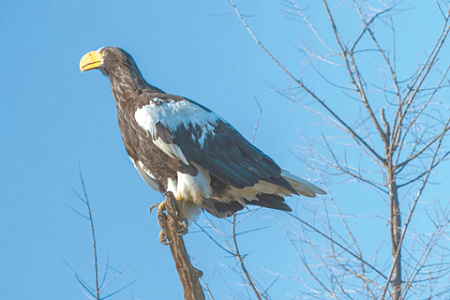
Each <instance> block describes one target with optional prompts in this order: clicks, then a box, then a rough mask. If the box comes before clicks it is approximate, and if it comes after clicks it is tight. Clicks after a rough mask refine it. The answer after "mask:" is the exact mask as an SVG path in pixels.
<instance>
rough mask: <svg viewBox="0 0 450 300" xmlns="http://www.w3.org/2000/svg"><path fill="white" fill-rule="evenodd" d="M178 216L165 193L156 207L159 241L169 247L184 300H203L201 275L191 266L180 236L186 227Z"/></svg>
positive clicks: (200, 272) (167, 194)
mask: <svg viewBox="0 0 450 300" xmlns="http://www.w3.org/2000/svg"><path fill="white" fill-rule="evenodd" d="M180 216H181V214H180V212H179V210H178V206H177V203H176V200H175V198H174V196H173V194H172V193H166V200H164V201H163V202H162V203H161V204H160V205H159V207H158V221H159V226H160V227H161V228H162V230H161V233H160V237H159V241H160V242H161V243H162V244H164V245H169V246H170V251H171V252H172V257H173V260H174V262H175V267H176V268H177V272H178V275H179V276H180V281H181V285H182V286H183V290H184V299H186V300H204V299H205V295H204V294H203V288H202V286H201V284H200V281H199V278H200V277H201V276H202V275H203V273H202V271H200V270H198V269H197V268H195V267H194V266H193V265H192V263H191V260H190V258H189V254H188V253H187V251H186V246H185V245H184V240H183V235H182V234H183V231H185V229H186V228H185V226H186V225H184V224H183V223H182V221H183V220H182V218H181V217H180Z"/></svg>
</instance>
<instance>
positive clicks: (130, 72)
mask: <svg viewBox="0 0 450 300" xmlns="http://www.w3.org/2000/svg"><path fill="white" fill-rule="evenodd" d="M109 81H110V83H111V92H112V93H113V95H114V98H115V99H116V101H117V102H122V101H127V99H135V97H136V94H139V93H140V92H139V91H142V90H143V89H145V88H147V87H149V86H150V85H149V84H148V83H147V82H146V81H145V79H144V78H143V77H142V74H141V72H140V71H139V70H138V69H137V68H117V69H116V70H114V71H113V72H110V73H109Z"/></svg>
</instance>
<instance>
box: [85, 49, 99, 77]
mask: <svg viewBox="0 0 450 300" xmlns="http://www.w3.org/2000/svg"><path fill="white" fill-rule="evenodd" d="M102 63H103V55H102V54H101V53H100V52H99V51H91V52H89V53H86V54H85V55H84V56H83V57H82V58H81V60H80V70H81V72H84V71H89V70H92V69H96V68H98V67H99V66H100V65H101V64H102Z"/></svg>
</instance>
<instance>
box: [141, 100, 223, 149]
mask: <svg viewBox="0 0 450 300" xmlns="http://www.w3.org/2000/svg"><path fill="white" fill-rule="evenodd" d="M158 100H159V101H158ZM155 102H156V103H155ZM134 118H135V119H136V122H137V123H138V124H139V126H141V128H142V129H144V130H145V131H147V132H148V133H149V134H150V135H151V137H152V138H153V140H156V133H157V129H156V124H157V123H158V122H159V123H161V124H162V125H163V126H165V127H167V128H169V129H170V130H172V132H175V131H176V130H177V129H178V127H180V126H184V127H185V128H186V129H187V128H189V125H192V127H193V128H196V127H197V126H199V127H200V128H201V129H202V132H201V136H200V137H199V138H198V142H199V143H200V146H201V147H203V144H204V141H205V138H206V135H207V133H208V132H212V131H213V130H214V125H215V124H216V122H217V121H218V120H220V119H221V118H220V117H219V116H218V115H216V114H215V113H213V112H209V111H207V110H205V109H203V108H202V107H200V106H198V105H196V104H194V103H192V102H189V101H186V100H182V101H173V102H165V103H162V104H161V100H160V99H158V98H155V99H152V101H150V102H149V104H148V105H144V106H143V107H141V108H139V109H138V110H136V112H135V114H134ZM192 139H195V136H194V135H192ZM155 144H156V143H155ZM158 147H159V146H158Z"/></svg>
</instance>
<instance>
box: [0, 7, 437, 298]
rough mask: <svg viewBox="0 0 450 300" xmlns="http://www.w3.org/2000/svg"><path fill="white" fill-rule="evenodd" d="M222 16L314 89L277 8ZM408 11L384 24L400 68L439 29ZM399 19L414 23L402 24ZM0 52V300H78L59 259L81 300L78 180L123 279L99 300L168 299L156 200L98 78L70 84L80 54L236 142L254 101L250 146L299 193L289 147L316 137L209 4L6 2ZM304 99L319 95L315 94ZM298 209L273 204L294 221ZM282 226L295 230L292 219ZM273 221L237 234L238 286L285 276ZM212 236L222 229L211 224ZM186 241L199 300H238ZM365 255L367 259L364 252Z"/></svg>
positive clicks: (276, 290)
mask: <svg viewBox="0 0 450 300" xmlns="http://www.w3.org/2000/svg"><path fill="white" fill-rule="evenodd" d="M413 2H414V4H412V3H413ZM237 4H238V5H239V7H240V8H241V10H242V12H243V13H245V14H246V15H247V18H248V21H249V22H250V24H251V25H252V26H253V28H254V29H255V31H256V32H257V33H258V34H259V36H260V37H261V39H262V40H263V41H265V42H266V45H267V46H268V48H269V49H271V51H273V53H274V54H275V55H276V56H278V57H280V58H281V60H282V62H284V63H287V64H289V65H290V66H292V67H293V68H294V70H293V71H294V73H295V74H297V75H298V76H299V77H303V78H305V77H306V78H308V77H307V76H308V75H310V76H311V77H309V78H311V81H313V80H317V82H319V79H318V78H315V77H314V76H317V75H312V71H311V70H310V69H309V68H308V67H307V66H305V64H304V60H303V59H302V58H301V56H300V54H299V51H298V49H297V48H296V47H297V46H298V45H299V40H300V37H299V35H301V30H302V28H303V27H302V26H300V25H299V23H298V22H295V21H293V20H290V19H289V18H288V17H287V16H286V15H285V14H283V13H282V11H283V9H284V8H285V6H283V2H282V1H266V2H265V3H264V4H262V3H259V2H258V1H246V3H239V2H238V3H237ZM409 5H411V6H405V7H407V8H410V9H409V10H407V11H405V12H403V14H405V16H403V15H400V16H399V19H400V22H399V30H401V29H405V30H406V31H407V32H409V33H407V34H405V35H402V36H401V38H400V41H399V45H398V47H399V51H401V50H402V49H409V48H410V47H411V45H410V43H411V41H412V40H414V41H415V44H414V46H415V47H416V51H415V52H411V53H408V54H406V55H408V56H410V57H411V58H412V59H414V58H417V57H419V58H420V55H421V54H422V52H423V51H424V50H423V48H422V46H423V47H425V45H428V44H429V42H430V40H432V37H433V36H432V35H431V34H428V33H429V32H432V31H433V30H437V29H438V28H439V23H438V22H430V19H431V20H433V16H436V15H435V14H436V8H435V7H428V6H427V7H420V6H419V5H420V1H412V2H411V3H409ZM316 10H317V8H316V7H315V6H314V5H311V7H310V8H309V12H310V13H311V14H314V13H315V12H316ZM408 18H415V20H416V22H415V23H414V24H408V22H407V20H408ZM434 19H436V18H434ZM318 26H319V27H320V26H321V25H320V24H319V25H318ZM408 26H413V27H414V29H415V30H414V31H411V30H408ZM307 38H308V37H307ZM0 40H1V41H2V42H1V43H2V46H1V47H0V61H1V63H2V72H1V74H0V79H1V80H0V88H1V90H2V96H1V105H2V109H1V110H0V126H1V128H2V130H1V131H0V136H1V140H2V147H1V148H0V155H1V157H2V162H1V166H0V170H1V172H0V182H2V183H1V185H0V188H1V192H2V198H3V200H2V202H1V203H2V209H1V210H0V237H1V240H2V242H3V246H2V247H0V266H1V270H0V282H1V283H2V284H1V286H2V289H1V290H2V291H1V297H2V298H4V299H30V297H32V299H61V298H63V299H81V298H82V297H83V293H82V290H81V288H80V287H79V286H78V284H77V283H76V280H75V278H74V276H73V274H72V273H71V271H70V270H69V269H68V268H67V267H66V266H65V265H64V263H63V262H62V260H61V259H60V258H59V254H60V255H61V256H62V257H64V259H65V260H66V261H67V262H68V263H69V264H70V265H71V267H73V268H74V269H75V270H76V271H77V272H79V274H80V275H81V276H82V277H83V278H84V279H85V280H86V281H87V282H89V283H91V285H93V283H94V281H93V270H92V268H93V258H92V249H91V242H90V231H89V223H88V222H87V221H86V220H85V219H83V218H82V217H80V216H79V215H77V214H76V213H74V211H73V210H72V209H71V207H72V208H75V209H76V210H79V211H84V207H83V205H82V204H81V202H80V201H79V200H78V199H77V197H76V195H75V193H74V191H73V189H75V190H76V191H78V192H81V185H80V179H79V172H80V170H81V172H82V174H83V177H84V180H85V184H86V187H87V192H88V195H89V198H90V201H91V206H92V209H93V214H94V218H95V220H94V221H95V226H96V233H97V240H98V247H99V259H100V269H101V270H104V268H105V264H106V258H107V257H108V261H109V265H110V266H111V267H112V268H114V269H118V270H120V269H122V268H124V267H127V266H128V267H127V269H126V270H125V271H124V273H123V274H122V275H121V276H120V277H119V278H118V279H117V280H116V281H114V282H113V283H112V284H111V287H109V288H108V289H107V290H106V291H105V294H108V292H111V291H114V290H115V289H118V288H120V287H122V286H124V285H126V284H127V283H128V282H131V281H133V280H136V279H137V281H136V282H135V283H134V284H133V285H132V286H131V287H130V288H127V289H126V290H125V291H123V292H121V294H119V296H118V297H117V299H180V298H181V295H182V290H181V286H180V285H179V281H178V276H177V274H176V272H175V269H174V266H173V262H172V259H171V256H170V251H169V249H168V247H164V246H162V245H161V244H159V242H158V232H159V230H160V229H159V227H158V225H157V220H156V217H155V215H149V213H148V208H149V207H150V206H151V205H152V204H153V203H156V202H159V201H160V200H161V199H162V198H161V195H159V194H158V193H156V192H154V191H152V190H151V189H150V188H148V187H147V186H146V184H145V183H144V181H143V180H142V179H141V178H140V177H139V174H138V173H137V172H136V170H135V169H134V167H133V165H132V163H131V162H130V161H129V159H128V157H127V155H126V152H125V149H124V147H123V144H122V140H121V136H120V132H119V128H118V126H117V118H116V111H115V105H114V101H113V98H112V95H111V92H110V88H109V82H108V80H107V78H105V77H104V76H102V75H101V73H100V72H88V73H85V74H82V73H81V72H80V70H79V67H78V63H79V60H80V58H81V57H82V55H83V54H85V53H86V52H88V51H91V50H96V49H98V48H99V47H102V46H118V47H121V48H123V49H125V50H127V51H128V52H129V53H130V54H132V55H133V57H134V58H135V60H136V62H137V63H138V65H139V67H140V69H141V71H142V73H143V74H144V76H145V78H146V79H147V81H149V82H150V83H152V84H153V85H155V86H157V87H159V88H161V89H163V90H164V91H166V92H168V93H171V94H177V95H183V96H186V97H189V98H190V99H193V100H195V101H197V102H200V103H202V104H203V105H205V106H207V107H209V108H210V109H212V110H214V111H215V112H217V113H218V114H220V115H221V116H222V117H224V118H225V119H227V120H228V121H229V122H230V123H231V124H233V125H234V126H235V127H236V128H237V129H239V130H240V131H241V132H242V133H243V135H244V136H246V137H247V138H249V139H250V138H251V136H252V134H253V129H254V126H255V122H256V120H257V117H258V113H259V111H258V106H257V104H256V103H255V100H254V98H257V99H258V101H259V103H260V105H261V107H262V109H263V113H262V118H261V123H260V125H259V128H258V133H257V136H256V139H255V144H256V145H257V146H258V147H260V148H261V149H263V150H264V151H265V152H266V153H267V154H269V155H270V156H271V157H273V158H274V159H275V160H276V161H277V162H278V163H279V164H280V165H281V166H283V167H285V168H286V169H288V170H290V171H291V172H293V173H296V174H298V175H301V176H303V177H307V178H308V177H312V178H313V179H314V176H315V175H314V173H312V172H309V171H308V170H307V169H306V168H305V166H304V165H303V163H302V162H301V161H300V160H298V159H297V158H296V157H295V155H294V154H293V152H292V150H293V149H294V148H295V146H298V145H301V143H302V140H301V139H300V138H299V137H298V131H299V132H301V133H302V134H304V135H311V136H318V135H320V134H321V131H322V130H321V129H320V128H318V127H317V123H314V122H315V120H314V116H312V115H311V114H309V113H308V112H307V111H305V110H303V109H302V108H300V107H298V106H296V105H294V104H292V103H290V102H289V101H287V100H286V99H284V98H283V97H281V96H279V95H278V94H277V93H276V92H274V91H273V87H272V85H275V86H278V87H287V86H289V81H288V79H287V78H286V76H285V75H284V74H283V73H282V72H280V70H279V69H278V68H277V67H276V66H275V65H274V64H273V62H271V61H270V60H269V59H268V58H267V56H266V55H265V54H264V53H263V52H262V51H261V49H260V48H258V46H257V45H256V44H255V43H254V41H253V40H252V39H251V38H250V36H249V35H248V33H247V32H246V31H245V29H244V27H243V26H242V24H241V23H240V21H239V19H238V18H237V17H236V15H235V14H234V12H233V10H232V8H231V7H230V5H229V4H228V3H227V1H225V0H224V1H189V2H188V1H115V0H114V1H45V0H44V1H9V2H5V3H3V5H2V12H1V13H0ZM422 43H423V45H422ZM405 65H406V64H405ZM405 68H407V66H406V67H405ZM406 70H407V69H406ZM407 71H409V70H407ZM405 73H406V71H405ZM315 88H316V90H319V91H320V84H317V85H315ZM324 94H326V91H324ZM339 97H341V96H339ZM336 101H339V99H336ZM349 113H351V112H349ZM315 124H316V125H315ZM330 189H331V190H332V191H333V192H334V193H335V194H334V195H335V197H336V198H337V199H341V203H342V205H343V207H344V209H347V211H348V213H358V210H357V209H355V206H356V205H355V204H356V203H357V201H358V200H355V199H350V198H349V197H348V193H346V191H348V190H349V187H347V188H343V187H342V186H331V187H330ZM438 189H439V188H438ZM353 190H355V191H356V192H359V191H361V190H362V189H361V188H358V187H352V191H353ZM362 192H364V190H362ZM302 200H304V199H303V198H299V199H290V200H288V203H289V204H290V205H291V206H293V207H295V203H296V202H297V201H302ZM320 201H322V200H320ZM378 202H379V205H376V204H375V205H373V206H371V209H370V211H366V212H365V213H366V214H367V215H376V214H381V215H383V214H384V215H385V214H386V211H385V206H384V203H381V201H378ZM353 209H354V210H353ZM298 210H299V215H300V216H304V217H308V211H305V210H301V209H300V208H299V209H298ZM275 216H276V218H279V219H280V220H282V221H286V222H289V219H288V217H287V216H286V215H285V214H282V213H278V212H277V213H274V212H272V211H270V210H266V211H259V212H258V213H257V214H255V215H253V216H252V217H251V218H249V221H248V223H247V224H246V225H243V227H244V228H250V229H251V228H258V227H261V226H268V227H269V228H268V229H264V230H261V231H258V232H255V233H252V234H251V235H247V236H246V238H245V239H244V238H243V239H242V248H243V251H244V252H250V253H251V255H250V256H249V257H248V261H249V263H250V264H251V265H252V268H251V271H252V272H254V273H255V274H257V278H258V280H260V281H261V282H262V283H264V284H267V285H269V284H270V282H271V281H272V280H273V279H274V278H276V276H275V275H273V274H277V273H282V272H284V271H285V270H286V269H290V268H298V263H297V262H296V263H294V264H293V263H292V260H289V259H287V258H288V257H290V256H292V255H293V253H292V249H290V248H289V244H288V242H287V240H286V239H285V238H284V237H283V236H282V234H280V231H279V228H278V225H277V221H276V219H275ZM202 222H205V218H204V216H201V217H200V219H199V223H202ZM375 222H376V221H375ZM202 224H203V223H202ZM217 224H219V226H224V227H227V226H228V223H227V222H226V221H219V222H218V223H217ZM363 230H370V227H365V228H363ZM191 231H192V232H191V233H189V234H188V236H187V237H186V240H187V245H188V248H189V252H190V254H191V255H192V257H193V259H194V261H195V263H196V264H197V267H198V268H199V269H201V270H203V271H204V273H205V275H204V280H205V281H206V282H207V283H209V285H210V286H211V288H212V291H213V294H215V295H216V296H217V297H218V299H224V298H225V296H226V295H231V296H233V295H234V296H236V295H235V294H233V293H234V292H230V287H229V286H227V285H226V284H225V283H223V279H222V277H225V278H229V280H228V283H227V284H229V285H231V286H233V287H236V290H237V291H239V287H237V285H236V282H240V279H239V277H236V275H234V273H233V271H232V270H230V269H229V268H228V267H226V266H233V265H234V262H233V259H232V258H230V257H229V255H228V254H227V253H225V252H223V251H222V250H220V249H219V248H218V247H217V246H215V245H214V243H213V242H211V240H210V239H209V238H208V237H207V236H205V235H204V234H203V233H200V232H198V230H196V228H195V227H194V228H191ZM366 232H367V231H366ZM385 238H386V243H387V242H388V241H389V239H388V238H387V237H385ZM365 241H366V242H367V244H365V246H367V247H368V248H370V247H372V245H371V240H370V239H367V240H365ZM386 245H387V244H386ZM58 253H59V254H58ZM269 257H270V258H271V259H270V260H268V259H267V258H269ZM260 261H264V262H265V263H264V264H260V263H259V262H260ZM268 270H269V271H268ZM113 275H114V271H113V270H110V273H109V276H110V277H112V276H113ZM233 276H234V277H233ZM288 290H289V291H291V293H294V294H295V292H296V291H298V288H297V287H296V283H292V282H291V281H289V280H279V282H277V283H276V284H275V285H274V286H273V287H272V289H271V291H272V292H273V295H275V296H274V298H279V299H282V298H283V295H285V292H286V291H288ZM240 292H242V291H240ZM238 293H239V292H238ZM244 295H245V294H244ZM244 298H245V297H244Z"/></svg>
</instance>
